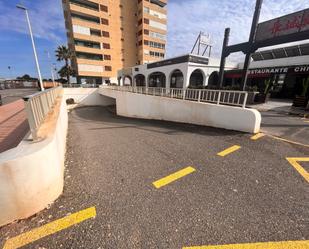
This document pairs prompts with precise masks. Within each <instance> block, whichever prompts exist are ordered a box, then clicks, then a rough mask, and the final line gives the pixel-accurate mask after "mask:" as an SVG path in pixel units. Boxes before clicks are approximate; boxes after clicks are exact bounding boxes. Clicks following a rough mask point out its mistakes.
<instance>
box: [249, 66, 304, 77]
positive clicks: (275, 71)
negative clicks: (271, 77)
mask: <svg viewBox="0 0 309 249" xmlns="http://www.w3.org/2000/svg"><path fill="white" fill-rule="evenodd" d="M286 73H309V66H297V67H275V68H259V69H250V70H249V75H261V74H286Z"/></svg>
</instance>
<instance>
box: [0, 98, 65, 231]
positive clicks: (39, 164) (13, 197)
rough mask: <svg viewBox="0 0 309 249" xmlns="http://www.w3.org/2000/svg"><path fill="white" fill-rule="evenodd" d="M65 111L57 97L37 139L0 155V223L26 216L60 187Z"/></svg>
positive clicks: (56, 194) (53, 196)
mask: <svg viewBox="0 0 309 249" xmlns="http://www.w3.org/2000/svg"><path fill="white" fill-rule="evenodd" d="M67 128H68V114H67V108H66V103H65V99H64V98H59V99H58V100H57V103H56V105H55V108H54V111H53V112H52V113H51V114H49V115H48V116H47V118H46V121H45V122H44V124H43V125H42V127H41V128H40V131H39V136H40V137H41V138H42V140H41V141H39V142H36V143H34V142H30V141H23V142H22V143H21V144H19V145H18V146H17V147H16V148H14V149H11V150H8V151H6V152H4V153H1V154H0V226H3V225H5V224H8V223H11V222H13V221H15V220H18V219H24V218H27V217H29V216H31V215H33V214H35V213H37V212H39V211H41V210H43V209H44V208H46V207H47V206H48V204H50V203H52V202H53V201H54V200H56V199H57V198H58V197H59V195H60V194H61V193H62V190H63V174H64V158H65V148H66V135H67Z"/></svg>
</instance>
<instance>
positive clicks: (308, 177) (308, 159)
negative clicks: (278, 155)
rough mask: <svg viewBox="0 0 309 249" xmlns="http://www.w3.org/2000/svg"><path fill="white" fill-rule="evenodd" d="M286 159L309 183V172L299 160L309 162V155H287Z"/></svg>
mask: <svg viewBox="0 0 309 249" xmlns="http://www.w3.org/2000/svg"><path fill="white" fill-rule="evenodd" d="M286 160H288V161H289V163H290V164H291V165H292V166H293V167H294V168H295V169H296V170H297V172H298V173H299V174H301V176H302V177H304V178H305V180H306V181H307V182H308V183H309V173H308V172H307V171H306V170H305V169H304V168H303V167H302V166H301V165H300V164H299V162H309V157H299V158H296V157H294V158H293V157H287V158H286Z"/></svg>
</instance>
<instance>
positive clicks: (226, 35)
mask: <svg viewBox="0 0 309 249" xmlns="http://www.w3.org/2000/svg"><path fill="white" fill-rule="evenodd" d="M230 32H231V29H230V28H226V29H225V32H224V40H223V46H222V54H221V62H220V74H219V88H222V86H223V81H224V68H225V61H226V54H225V49H226V47H227V46H228V45H229V39H230Z"/></svg>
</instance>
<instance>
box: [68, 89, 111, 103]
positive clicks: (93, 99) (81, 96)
mask: <svg viewBox="0 0 309 249" xmlns="http://www.w3.org/2000/svg"><path fill="white" fill-rule="evenodd" d="M64 98H65V99H69V98H73V99H74V100H75V103H76V104H77V105H78V106H109V105H115V104H116V102H115V100H114V99H111V98H109V97H105V96H102V95H101V94H99V89H98V88H64Z"/></svg>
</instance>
